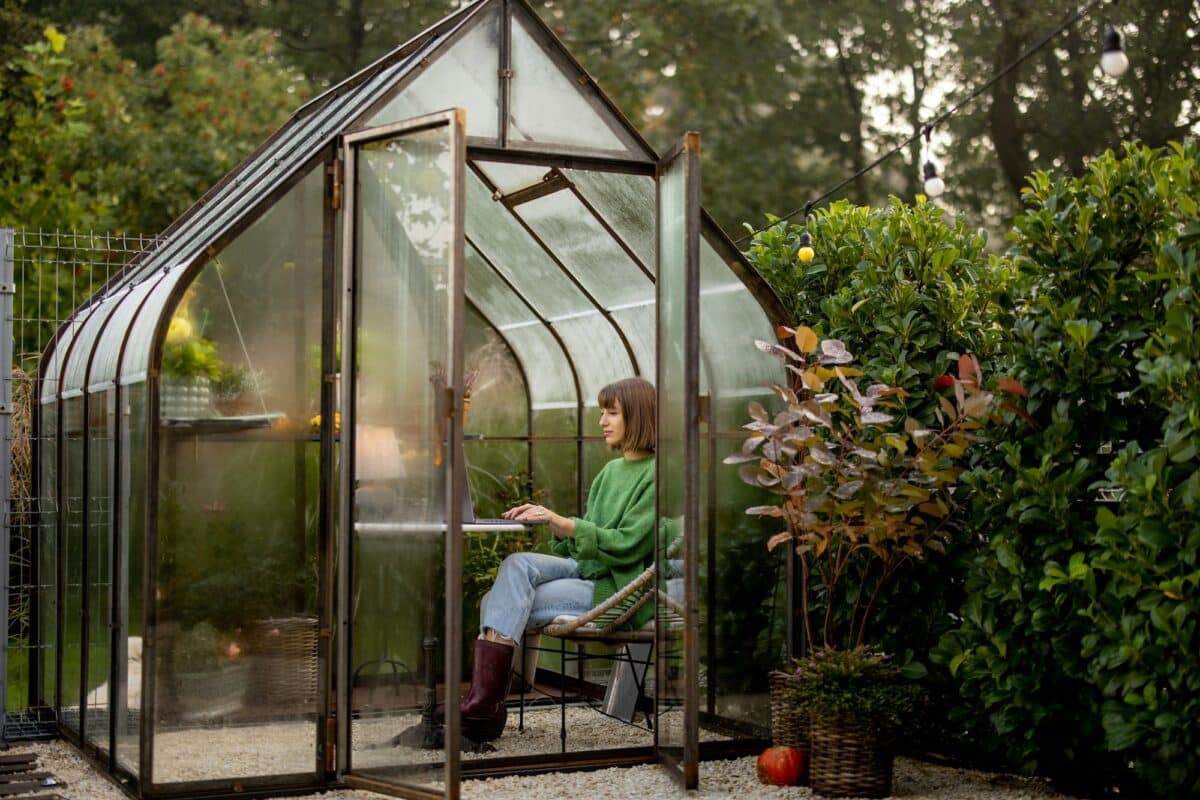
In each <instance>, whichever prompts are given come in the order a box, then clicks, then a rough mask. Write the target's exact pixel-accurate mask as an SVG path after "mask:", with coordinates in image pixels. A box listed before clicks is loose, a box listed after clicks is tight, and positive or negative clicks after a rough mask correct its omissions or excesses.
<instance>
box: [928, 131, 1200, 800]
mask: <svg viewBox="0 0 1200 800" xmlns="http://www.w3.org/2000/svg"><path fill="white" fill-rule="evenodd" d="M1198 196H1200V157H1198V155H1197V150H1196V147H1195V146H1194V145H1189V146H1186V147H1182V146H1176V147H1173V148H1171V149H1170V150H1163V151H1156V150H1151V149H1148V148H1142V147H1136V146H1128V147H1127V148H1126V151H1125V153H1124V154H1123V155H1119V156H1118V155H1116V154H1114V153H1111V152H1109V153H1106V154H1105V155H1104V156H1102V157H1100V158H1098V159H1096V160H1095V161H1093V162H1092V163H1091V164H1090V165H1089V167H1088V170H1087V172H1086V174H1085V175H1083V176H1081V177H1080V178H1077V179H1070V180H1053V179H1052V178H1051V177H1050V176H1049V175H1046V174H1042V173H1039V174H1036V175H1034V176H1033V177H1032V178H1031V180H1030V186H1029V188H1028V189H1027V190H1026V202H1027V204H1028V209H1029V210H1028V211H1027V212H1026V213H1025V214H1024V215H1022V216H1021V217H1020V218H1018V220H1017V222H1016V229H1015V231H1014V235H1013V237H1014V243H1015V252H1016V253H1017V255H1018V258H1019V260H1020V266H1021V269H1022V270H1023V271H1027V272H1028V274H1029V276H1030V278H1031V281H1030V283H1029V284H1028V286H1027V288H1026V289H1025V290H1024V291H1023V292H1022V294H1021V295H1020V296H1019V297H1018V298H1017V302H1016V306H1017V308H1018V320H1017V322H1016V324H1015V326H1014V329H1013V338H1012V341H1011V343H1010V345H1008V348H1009V350H1010V355H1011V358H1012V360H1013V362H1014V367H1013V369H1014V372H1015V377H1017V378H1018V379H1019V380H1020V381H1021V382H1022V383H1023V384H1024V385H1025V386H1026V387H1027V388H1028V390H1029V397H1028V401H1027V410H1028V412H1029V413H1030V414H1031V415H1032V416H1033V418H1034V419H1035V420H1036V422H1037V427H1036V428H1035V427H1031V426H1029V425H1026V424H1013V425H1011V426H1009V427H1007V428H1005V429H999V430H994V431H993V432H992V437H993V439H992V440H993V443H994V446H993V448H992V450H991V453H992V457H991V459H990V463H987V464H984V465H981V466H980V467H979V468H977V469H976V470H975V471H974V472H973V473H970V474H968V475H966V476H964V481H965V482H966V483H967V485H968V486H970V487H971V489H972V491H971V497H972V499H973V502H974V514H973V518H975V519H977V520H986V521H987V524H986V525H981V526H980V527H979V528H978V533H979V535H980V539H981V542H982V546H981V547H980V548H979V550H978V552H977V553H976V555H975V556H974V558H973V560H972V562H971V565H970V569H969V571H968V574H967V599H966V601H965V603H964V604H963V606H962V609H961V617H962V621H961V624H960V626H959V627H958V629H957V630H955V631H953V632H952V633H950V634H948V635H947V636H945V637H943V639H942V641H941V643H940V645H939V648H938V651H937V657H938V658H939V659H940V660H941V661H942V662H943V663H945V664H946V665H947V666H948V667H949V668H950V669H951V670H952V671H953V673H954V674H955V676H956V678H957V679H958V681H959V684H960V688H961V692H962V697H963V701H964V702H963V705H962V706H961V707H960V708H959V709H958V717H959V719H960V721H961V723H962V724H963V725H964V726H965V727H966V728H967V729H973V730H974V731H975V733H976V734H977V735H979V736H982V737H983V738H984V739H985V740H987V741H990V743H991V745H992V746H993V748H994V749H995V750H998V751H1001V752H1003V753H1004V754H1005V755H1006V757H1007V758H1008V760H1009V761H1010V762H1011V763H1013V764H1015V765H1018V766H1021V767H1023V768H1025V769H1026V770H1029V771H1034V770H1037V771H1042V772H1046V773H1050V774H1053V775H1056V776H1058V777H1060V778H1063V779H1065V780H1069V781H1076V782H1078V783H1080V784H1081V785H1083V784H1092V785H1094V784H1095V783H1097V782H1102V783H1103V784H1105V785H1106V788H1111V787H1116V788H1120V789H1123V790H1124V791H1123V794H1132V795H1136V796H1159V797H1195V796H1198V795H1200V727H1198V723H1197V720H1198V719H1200V659H1197V656H1196V654H1197V653H1198V652H1200V634H1198V631H1197V627H1198V625H1200V622H1198V620H1200V599H1198V598H1197V590H1198V588H1200V587H1198V584H1200V563H1198V561H1200V532H1198V531H1200V476H1198V472H1197V465H1198V460H1197V452H1198V448H1200V432H1198V431H1200V403H1198V401H1197V398H1196V387H1197V386H1198V385H1200V382H1198V379H1200V371H1198V370H1200V340H1198V339H1197V335H1196V333H1195V331H1196V327H1197V317H1198V316H1200V306H1198V305H1197V294H1196V293H1197V291H1198V290H1200V277H1198V272H1197V242H1198V240H1200V223H1198V220H1197V198H1198Z"/></svg>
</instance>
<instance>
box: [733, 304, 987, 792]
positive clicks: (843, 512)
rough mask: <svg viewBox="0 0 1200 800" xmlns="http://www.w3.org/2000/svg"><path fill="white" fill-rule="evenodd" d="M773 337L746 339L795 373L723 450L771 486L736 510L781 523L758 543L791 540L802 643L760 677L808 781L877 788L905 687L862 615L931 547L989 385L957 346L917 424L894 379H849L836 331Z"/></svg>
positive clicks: (848, 357) (947, 523)
mask: <svg viewBox="0 0 1200 800" xmlns="http://www.w3.org/2000/svg"><path fill="white" fill-rule="evenodd" d="M779 335H780V338H781V339H784V340H786V341H788V342H789V343H790V344H793V345H794V349H793V348H792V347H786V346H782V345H778V344H772V343H769V342H761V341H760V342H758V343H757V344H758V346H759V348H760V349H761V350H764V351H765V352H767V353H770V354H771V355H773V356H775V357H776V358H778V359H779V360H780V361H781V362H782V363H783V364H784V366H785V367H786V368H787V369H788V370H789V372H790V373H791V374H792V375H793V377H794V380H793V385H792V386H790V387H785V386H777V387H776V389H775V391H776V394H777V395H778V396H779V398H780V400H781V401H782V402H783V403H784V408H783V410H781V411H780V412H779V413H777V414H775V415H774V417H772V416H771V415H770V414H768V412H767V411H766V409H764V408H763V407H762V406H761V405H759V404H757V403H752V404H751V405H750V414H751V416H752V417H753V421H752V422H750V423H749V424H748V425H746V426H745V427H746V428H747V429H749V430H750V431H751V435H750V436H749V437H748V438H747V439H746V440H745V442H744V445H743V447H742V451H741V453H739V454H735V455H732V456H729V457H727V458H726V459H725V463H728V464H740V465H741V475H742V478H743V480H745V481H746V482H747V483H749V484H752V485H755V486H759V487H762V488H764V489H766V490H768V491H770V492H772V493H774V494H777V495H780V500H779V502H778V503H776V504H773V505H759V506H753V507H751V508H748V509H747V510H746V511H747V513H748V514H752V515H758V516H764V517H774V518H778V519H779V520H780V522H781V523H782V524H783V526H784V530H783V531H782V532H780V533H777V534H776V535H774V536H773V537H771V539H770V540H769V541H768V543H767V546H768V548H772V549H773V548H775V547H777V546H779V545H781V544H784V543H790V544H792V545H793V546H794V547H795V549H796V553H797V556H798V558H799V562H800V568H801V571H802V573H801V574H802V588H801V596H800V604H801V609H800V612H801V618H802V623H803V628H804V634H805V639H806V641H807V642H809V643H810V645H811V646H812V649H811V651H810V652H809V653H808V654H807V655H806V657H804V658H802V659H800V660H799V661H798V662H797V663H796V666H795V671H794V674H791V675H777V676H775V678H774V680H773V701H772V705H773V713H774V716H775V719H774V720H773V724H774V726H775V728H776V730H775V738H776V743H777V744H781V745H788V746H793V747H798V748H800V749H802V750H806V749H809V748H810V747H811V754H810V755H811V758H810V764H811V767H810V781H811V785H812V787H813V790H814V791H816V792H818V793H821V794H826V795H830V796H849V795H853V796H866V797H883V796H886V795H887V794H888V793H889V792H890V791H891V782H892V745H893V742H894V740H895V736H896V734H897V733H898V731H900V730H901V729H902V728H903V725H904V723H905V722H906V720H905V716H906V713H905V712H907V711H910V710H911V709H913V708H914V707H915V691H916V687H915V686H914V685H912V684H906V680H907V679H906V678H905V677H904V676H903V675H902V674H901V669H900V667H898V666H897V665H895V664H894V663H892V662H891V661H890V660H889V659H888V658H887V657H885V656H884V655H883V654H881V653H879V652H878V651H876V650H873V649H871V648H870V647H869V640H870V633H871V627H870V622H871V618H872V614H873V612H875V611H876V610H877V608H878V606H877V602H878V600H879V598H880V596H881V591H882V590H883V589H884V588H885V587H886V586H887V585H888V584H889V583H890V582H891V581H892V580H893V579H894V578H895V576H896V575H897V574H898V573H899V572H900V571H901V570H904V569H906V568H908V567H909V566H911V565H912V563H913V562H917V561H920V560H922V559H923V558H924V557H925V556H926V554H928V553H929V552H931V551H932V552H944V550H945V545H946V543H947V541H948V540H949V536H950V532H951V530H952V510H953V498H952V489H953V487H954V485H955V483H956V482H957V479H958V476H959V474H960V472H961V469H962V467H961V463H962V461H963V459H964V456H965V454H966V452H967V450H968V449H969V448H970V446H971V444H972V443H973V441H974V438H975V435H976V434H975V432H976V431H977V430H978V429H979V427H980V426H981V425H982V424H983V420H984V418H985V417H987V416H988V415H989V414H990V413H991V410H992V406H993V402H994V395H993V393H992V392H990V391H987V390H986V389H984V388H983V386H982V383H981V373H980V368H979V364H978V362H977V360H976V359H974V358H973V357H971V356H964V357H962V358H960V359H959V364H958V370H959V377H957V378H953V377H951V376H945V377H944V381H943V382H944V383H945V386H944V388H946V389H949V388H951V387H952V388H953V393H952V397H947V396H942V397H940V398H939V405H938V407H937V409H936V417H937V419H936V424H932V425H929V424H925V423H923V422H921V421H918V420H916V419H914V418H912V417H909V416H906V415H905V414H904V412H903V409H902V407H901V404H900V402H899V401H900V400H902V399H903V398H904V397H905V396H906V392H905V391H904V389H902V388H900V387H892V386H887V385H884V384H880V383H876V384H872V385H870V386H869V387H868V388H867V389H866V390H865V391H864V390H861V389H860V388H859V381H858V380H856V379H858V378H860V377H861V376H862V372H861V370H859V369H857V368H855V367H853V366H851V363H852V361H853V359H854V357H853V355H852V354H851V353H850V352H849V351H848V350H847V348H846V347H845V345H844V344H843V343H842V342H841V341H838V340H836V339H827V340H825V341H820V340H819V337H818V336H817V334H816V332H814V331H813V330H812V329H811V328H808V327H803V326H802V327H799V328H796V329H792V328H788V327H781V328H780V329H779ZM911 674H912V677H919V674H920V670H919V669H914V670H912V671H911ZM806 731H807V734H808V735H807V736H806V735H805V734H806Z"/></svg>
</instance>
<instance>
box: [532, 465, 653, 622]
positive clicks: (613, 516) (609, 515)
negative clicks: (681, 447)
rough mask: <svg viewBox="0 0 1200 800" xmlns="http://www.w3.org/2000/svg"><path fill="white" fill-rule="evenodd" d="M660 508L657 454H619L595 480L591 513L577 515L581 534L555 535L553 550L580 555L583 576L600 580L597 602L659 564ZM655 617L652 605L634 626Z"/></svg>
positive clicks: (594, 602) (636, 617)
mask: <svg viewBox="0 0 1200 800" xmlns="http://www.w3.org/2000/svg"><path fill="white" fill-rule="evenodd" d="M654 511H655V508H654V458H653V457H650V458H642V459H638V460H636V461H631V460H629V459H627V458H623V457H622V458H616V459H613V460H612V461H610V462H608V463H607V464H605V465H604V468H603V469H601V470H600V474H599V475H597V476H596V480H594V481H592V488H591V489H590V490H588V499H587V511H586V512H585V513H584V515H583V517H582V518H580V517H574V518H573V519H574V520H575V537H574V538H567V539H555V538H551V540H550V550H551V552H553V553H554V554H555V555H557V556H565V557H567V558H573V559H575V561H576V562H578V564H579V575H580V577H583V578H586V579H587V580H590V581H592V583H593V584H594V590H593V592H592V605H593V606H596V605H599V604H600V603H602V602H604V601H605V600H607V599H608V598H610V597H612V596H613V595H614V594H616V593H617V590H618V589H620V588H621V587H622V586H624V585H625V584H627V583H629V582H630V581H632V580H633V579H634V578H636V577H637V576H638V575H640V574H642V572H643V571H644V570H645V569H646V568H647V567H648V566H650V565H651V564H652V563H654ZM653 617H654V604H653V603H647V604H646V605H645V606H643V607H642V608H641V609H640V610H639V611H638V613H637V614H636V615H634V617H633V619H631V620H630V621H629V624H628V627H631V628H637V627H641V626H642V625H644V624H646V623H647V622H649V621H650V620H651V619H652V618H653Z"/></svg>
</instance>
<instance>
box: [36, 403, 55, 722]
mask: <svg viewBox="0 0 1200 800" xmlns="http://www.w3.org/2000/svg"><path fill="white" fill-rule="evenodd" d="M40 411H41V414H40V425H41V438H40V439H39V440H38V447H39V448H40V451H41V452H40V455H41V458H40V459H39V461H40V466H39V467H38V476H39V478H40V479H41V480H40V486H39V487H38V511H39V519H40V521H41V525H40V527H39V547H38V628H39V630H40V631H41V633H40V634H39V636H40V641H41V644H42V649H41V665H40V670H41V675H42V703H43V704H45V705H48V706H51V707H53V706H54V689H55V686H56V683H55V676H56V675H57V674H58V671H57V666H56V663H57V661H58V654H59V650H58V586H59V576H58V516H59V502H58V500H59V498H58V483H57V481H58V403H46V404H44V405H42V407H41V409H40Z"/></svg>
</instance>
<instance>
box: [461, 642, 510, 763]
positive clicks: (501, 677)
mask: <svg viewBox="0 0 1200 800" xmlns="http://www.w3.org/2000/svg"><path fill="white" fill-rule="evenodd" d="M515 649H516V648H514V647H513V646H512V645H510V644H500V643H499V642H489V641H488V640H487V639H476V640H475V664H474V666H473V668H472V669H471V691H470V692H468V693H467V697H466V699H465V700H463V701H462V705H461V706H460V708H459V714H460V716H461V717H462V732H463V735H464V736H467V737H468V738H470V739H472V740H474V741H476V742H490V741H491V740H492V739H497V738H499V737H500V734H501V733H503V732H504V723H505V721H506V720H507V719H508V708H507V707H506V706H505V705H504V699H505V697H507V695H508V673H509V670H511V669H512V661H513V651H514V650H515Z"/></svg>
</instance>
